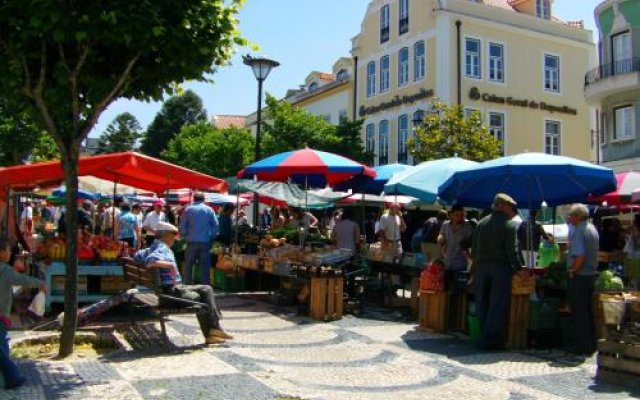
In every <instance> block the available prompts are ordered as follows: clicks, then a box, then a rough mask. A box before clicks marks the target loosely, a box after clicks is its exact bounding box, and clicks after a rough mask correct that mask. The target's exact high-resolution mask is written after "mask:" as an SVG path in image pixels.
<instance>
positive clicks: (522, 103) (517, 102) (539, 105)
mask: <svg viewBox="0 0 640 400" xmlns="http://www.w3.org/2000/svg"><path fill="white" fill-rule="evenodd" d="M469 98H470V99H471V100H474V101H479V100H482V101H484V102H487V103H498V104H506V105H509V106H513V107H523V108H530V109H533V110H543V111H549V112H551V113H554V112H557V113H561V114H570V115H578V110H576V109H575V108H571V107H568V106H558V105H553V104H549V103H545V102H544V101H535V100H529V99H516V98H514V97H510V96H509V97H504V96H498V95H495V94H491V93H481V92H480V90H479V89H478V88H477V87H475V86H474V87H472V88H471V90H470V91H469Z"/></svg>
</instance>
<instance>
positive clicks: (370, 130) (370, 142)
mask: <svg viewBox="0 0 640 400" xmlns="http://www.w3.org/2000/svg"><path fill="white" fill-rule="evenodd" d="M364 136H365V137H364V143H365V148H366V149H367V151H368V152H371V153H375V152H376V126H375V125H374V124H367V126H366V128H365V135H364Z"/></svg>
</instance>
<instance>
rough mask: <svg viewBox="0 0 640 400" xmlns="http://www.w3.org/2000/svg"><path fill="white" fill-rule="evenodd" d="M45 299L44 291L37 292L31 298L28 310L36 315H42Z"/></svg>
mask: <svg viewBox="0 0 640 400" xmlns="http://www.w3.org/2000/svg"><path fill="white" fill-rule="evenodd" d="M45 300H46V299H45V294H44V292H38V294H36V297H34V298H33V300H31V304H30V305H29V308H28V310H29V311H31V312H32V313H33V314H35V315H37V316H38V317H42V316H43V315H44V306H45Z"/></svg>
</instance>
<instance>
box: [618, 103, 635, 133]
mask: <svg viewBox="0 0 640 400" xmlns="http://www.w3.org/2000/svg"><path fill="white" fill-rule="evenodd" d="M613 114H614V120H613V122H614V127H613V140H625V139H631V138H633V137H634V136H635V110H634V107H633V106H632V105H626V106H622V107H616V108H614V109H613Z"/></svg>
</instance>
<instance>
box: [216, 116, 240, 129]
mask: <svg viewBox="0 0 640 400" xmlns="http://www.w3.org/2000/svg"><path fill="white" fill-rule="evenodd" d="M211 123H212V124H213V126H215V127H216V128H219V129H226V128H230V127H232V126H235V127H237V128H244V126H245V125H246V124H247V117H244V116H242V115H214V116H213V117H211Z"/></svg>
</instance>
